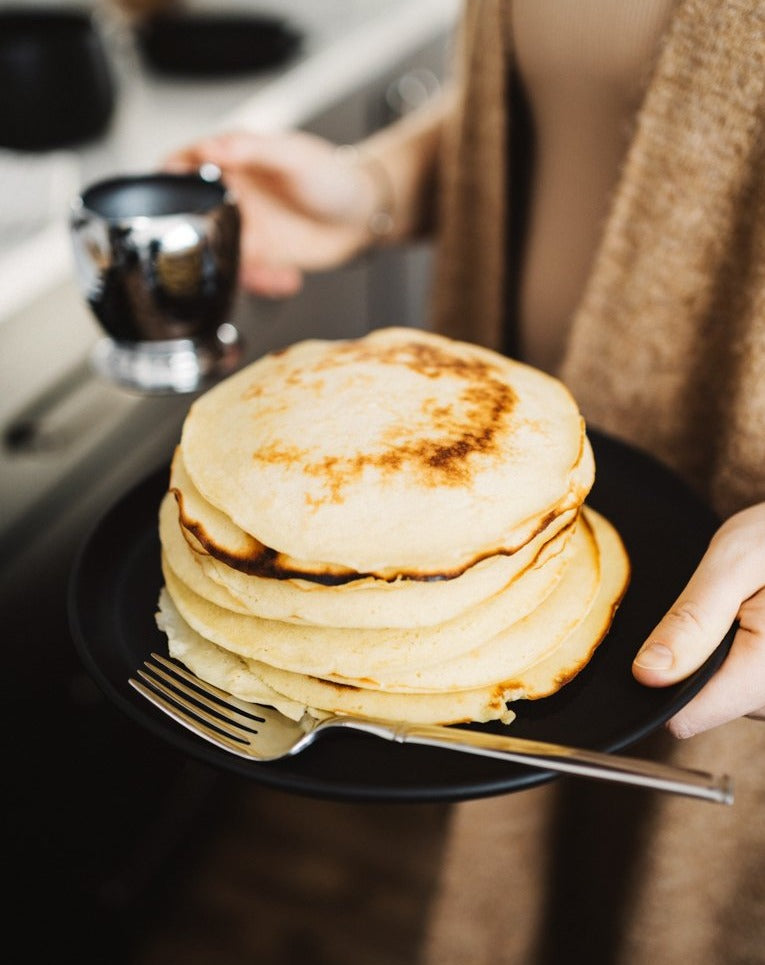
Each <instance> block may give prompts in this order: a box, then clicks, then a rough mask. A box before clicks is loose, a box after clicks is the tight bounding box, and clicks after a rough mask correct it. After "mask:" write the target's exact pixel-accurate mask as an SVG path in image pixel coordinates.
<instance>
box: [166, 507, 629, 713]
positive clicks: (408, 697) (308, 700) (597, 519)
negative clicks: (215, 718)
mask: <svg viewBox="0 0 765 965" xmlns="http://www.w3.org/2000/svg"><path fill="white" fill-rule="evenodd" d="M589 519H590V520H591V523H592V528H593V532H594V534H595V538H596V541H597V545H598V551H599V555H600V560H601V567H600V572H601V574H602V579H601V580H600V583H599V587H598V591H597V594H596V596H595V599H594V601H593V602H592V604H591V605H590V606H589V608H588V610H587V613H586V615H585V617H584V618H583V619H582V620H581V621H580V622H579V623H578V624H577V625H576V626H575V627H574V628H573V629H572V630H571V632H570V633H569V634H567V635H566V637H565V638H564V640H563V642H562V644H561V645H559V646H557V647H555V648H554V650H553V651H552V652H551V653H549V654H548V655H547V656H545V657H544V658H543V659H541V660H540V661H538V662H536V663H535V664H532V666H531V667H529V668H528V669H527V670H526V671H524V672H523V673H521V674H518V675H515V676H513V677H512V678H509V679H505V678H503V679H499V680H497V681H496V682H495V683H494V684H492V685H490V686H487V687H482V688H476V689H467V690H457V691H444V692H442V693H429V694H410V693H407V694H400V693H391V692H385V691H376V690H372V689H369V688H362V687H356V686H352V685H348V684H338V683H333V682H331V681H326V680H322V679H319V678H317V677H313V676H308V675H302V674H298V673H294V672H291V671H287V670H281V669H276V668H274V667H271V666H269V665H267V664H264V663H262V662H260V661H256V660H251V659H247V658H241V657H238V658H234V659H233V660H232V655H231V654H230V653H229V652H228V651H226V650H225V649H224V648H220V647H216V645H214V644H212V643H210V642H209V641H206V640H205V639H204V638H203V637H201V635H199V634H197V633H196V632H195V631H193V629H192V628H189V627H188V625H184V621H183V619H182V617H181V616H180V615H179V614H178V613H177V611H175V608H174V605H173V601H172V599H171V598H170V596H169V594H168V593H167V591H166V590H163V591H162V596H161V598H160V618H159V619H160V621H161V622H162V624H163V625H164V626H165V627H168V626H170V627H171V632H169V633H168V638H169V647H170V653H171V655H173V656H176V657H177V658H178V659H181V660H182V661H183V662H184V663H186V665H187V666H189V667H190V668H191V669H192V670H193V671H194V672H196V673H198V674H199V675H200V676H204V677H205V679H207V680H209V682H211V683H215V684H216V685H218V686H221V687H223V688H224V689H226V690H228V691H229V692H232V693H235V694H236V696H240V697H243V699H246V700H255V701H256V702H257V701H258V700H261V701H262V698H261V697H258V696H257V695H258V694H263V693H269V694H271V695H272V698H273V699H274V700H281V701H284V700H285V699H286V701H287V706H288V707H289V709H290V716H293V717H295V718H297V717H299V716H300V715H301V714H302V711H303V710H307V711H309V712H311V713H314V714H317V715H319V716H322V715H324V714H327V713H340V714H359V715H361V716H365V717H376V718H378V719H383V720H406V721H411V722H414V723H463V722H467V721H489V720H499V721H502V722H504V723H508V722H510V721H511V720H512V718H513V716H514V713H513V711H512V708H510V707H509V706H508V704H509V703H512V702H513V701H516V700H521V699H535V698H538V697H541V696H548V695H549V694H551V693H554V692H555V691H556V690H558V689H560V687H562V686H563V685H564V684H566V683H567V682H568V681H569V680H571V678H572V677H573V676H574V675H576V674H577V673H578V672H579V671H580V670H581V669H582V667H584V666H585V665H586V663H587V662H588V661H589V660H590V659H591V657H592V654H593V653H594V651H595V649H596V648H597V646H598V644H599V643H600V641H601V640H602V639H603V637H604V636H605V634H606V633H607V631H608V627H609V626H610V624H611V621H612V618H613V614H614V611H615V609H616V607H617V606H618V604H619V602H620V600H621V598H622V596H623V594H624V591H625V588H626V585H627V582H628V580H629V560H628V558H627V554H626V552H625V550H624V546H623V544H622V542H621V539H620V538H619V535H618V533H617V532H616V531H615V529H614V528H613V527H612V526H611V524H610V523H609V522H608V521H607V520H606V519H605V518H603V517H602V516H600V515H598V514H596V513H593V512H592V511H590V514H589ZM274 695H276V696H275V697H274ZM268 702H270V701H268Z"/></svg>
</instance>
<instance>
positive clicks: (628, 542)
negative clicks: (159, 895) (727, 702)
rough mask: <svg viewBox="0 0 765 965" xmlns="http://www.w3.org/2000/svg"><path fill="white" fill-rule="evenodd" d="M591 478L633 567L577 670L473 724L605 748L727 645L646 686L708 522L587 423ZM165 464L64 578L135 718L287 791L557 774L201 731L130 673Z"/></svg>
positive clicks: (95, 671)
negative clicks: (635, 662)
mask: <svg viewBox="0 0 765 965" xmlns="http://www.w3.org/2000/svg"><path fill="white" fill-rule="evenodd" d="M589 435H590V439H591V441H592V445H593V449H594V452H595V459H596V466H597V472H596V481H595V485H594V486H593V489H592V491H591V493H590V496H589V498H588V504H589V505H591V506H592V507H593V508H595V509H597V510H599V511H600V512H601V513H603V515H605V516H606V517H607V518H608V519H609V520H611V522H612V523H613V524H614V525H615V526H616V527H617V529H618V530H619V532H620V534H621V536H622V538H623V540H624V543H625V546H626V548H627V551H628V553H629V555H630V560H631V563H632V576H631V581H630V585H629V587H628V589H627V592H626V594H625V597H624V599H623V601H622V604H621V606H620V607H619V609H618V611H617V613H616V617H615V619H614V622H613V624H612V626H611V629H610V631H609V633H608V635H607V637H606V638H605V640H604V641H603V642H602V643H601V645H600V647H599V648H598V649H597V651H596V653H595V655H594V657H593V659H592V660H591V661H590V663H589V664H588V665H587V666H586V667H585V669H584V670H582V672H581V673H580V674H579V675H578V676H577V677H575V678H574V680H572V681H571V682H570V683H568V684H567V685H566V686H565V687H563V688H562V689H561V690H560V691H558V693H557V694H554V695H553V696H551V697H546V698H543V699H540V700H536V701H518V702H516V704H515V705H514V707H513V709H514V710H515V711H516V712H517V718H516V720H514V721H513V723H512V724H511V725H509V726H505V725H502V724H498V723H496V722H494V723H490V724H474V725H470V726H471V727H474V728H476V729H479V730H487V731H493V732H498V733H503V732H505V733H509V734H514V735H517V736H519V737H528V738H533V739H536V740H542V741H553V742H557V743H562V744H568V745H575V746H579V747H586V748H591V749H597V750H604V751H619V750H623V749H625V748H627V747H629V746H630V745H631V744H634V743H635V742H636V741H638V740H640V739H641V738H642V737H645V736H646V735H647V734H649V733H650V732H651V731H653V730H655V729H657V728H658V727H660V726H661V725H662V724H663V723H664V722H665V721H667V720H668V719H669V718H670V717H671V716H672V715H673V714H674V713H675V712H676V711H677V710H679V709H680V708H681V707H682V706H683V705H684V704H685V703H687V701H689V700H690V699H691V697H693V695H694V694H696V693H697V692H698V690H699V689H700V688H701V687H702V686H703V684H704V683H705V681H706V680H708V679H709V677H710V676H711V675H712V674H713V673H714V671H715V670H716V669H717V667H718V666H719V665H720V663H721V661H722V660H723V658H724V656H725V653H726V652H727V650H728V648H729V647H730V644H731V641H732V636H733V632H734V631H733V628H731V630H730V631H729V633H728V634H727V635H726V637H725V639H724V640H723V641H722V642H721V644H720V646H719V647H718V648H717V649H716V650H715V652H714V653H713V654H712V656H711V657H710V658H709V659H708V660H707V662H706V663H705V664H704V665H703V666H702V667H701V668H700V669H699V670H697V671H696V672H695V673H694V674H693V675H692V676H691V677H689V678H688V679H686V680H685V681H683V682H681V683H679V684H675V685H673V686H671V687H664V688H649V687H644V686H641V685H640V684H638V683H637V682H636V681H635V680H634V678H633V677H632V674H631V670H630V667H631V663H632V658H633V656H634V654H635V652H636V651H637V649H638V647H639V646H640V644H641V643H642V642H643V640H644V639H645V637H646V635H647V634H648V633H649V632H650V631H651V630H652V629H653V627H654V626H655V624H656V623H657V622H658V620H659V619H660V618H661V616H662V615H663V614H664V613H665V612H666V610H667V609H668V608H669V606H670V605H671V604H672V602H673V600H674V599H675V597H676V596H677V594H678V593H679V591H680V590H681V589H682V587H683V586H684V585H685V582H686V581H687V579H688V578H689V577H690V575H691V573H692V572H693V570H694V568H695V566H696V564H697V563H698V561H699V559H700V558H701V555H702V554H703V552H704V550H705V549H706V546H707V543H708V541H709V538H710V536H711V535H712V533H713V532H714V530H715V529H716V527H717V525H718V520H717V518H716V517H715V515H714V514H713V513H712V512H711V511H710V510H709V509H708V508H707V507H706V506H705V505H704V504H703V503H702V502H701V501H700V500H699V499H698V498H697V497H696V496H695V495H694V494H693V493H692V492H691V491H690V490H689V489H688V488H687V487H686V486H685V485H684V484H683V483H682V482H681V481H680V480H679V479H678V478H677V476H675V475H674V474H673V473H672V472H670V471H669V470H668V469H666V468H665V467H664V466H663V465H661V464H660V463H659V462H657V461H656V460H655V459H653V458H651V457H649V456H648V455H646V454H645V453H643V452H640V451H638V450H636V449H634V448H632V447H630V446H627V445H626V444H624V443H622V442H620V441H618V440H616V439H614V438H612V437H609V436H606V435H603V434H602V433H599V432H597V431H595V430H592V429H591V430H590V432H589ZM168 476H169V469H162V470H160V471H158V472H155V473H154V474H152V475H150V476H149V477H147V478H146V479H145V480H144V481H143V482H141V483H140V484H138V485H137V486H136V487H134V488H133V489H131V490H130V491H128V492H127V493H125V494H124V495H123V496H122V497H121V498H120V499H119V500H118V501H117V502H116V503H115V504H114V505H113V506H112V508H111V509H110V510H108V511H107V512H106V514H105V515H104V516H103V517H102V518H101V519H100V520H99V521H98V523H97V524H96V525H95V527H94V528H93V530H92V531H91V532H90V534H89V535H88V536H87V538H86V539H85V541H84V543H83V546H82V548H81V550H80V552H79V554H78V557H77V560H76V563H75V566H74V568H73V571H72V574H71V579H70V591H69V613H70V624H71V629H72V634H73V638H74V641H75V645H76V647H77V649H78V652H79V654H80V657H81V659H82V661H83V663H84V665H85V666H86V668H87V669H88V671H89V673H90V674H91V675H92V676H93V678H94V679H95V681H96V682H97V683H98V685H99V686H100V687H101V689H102V690H103V691H104V692H105V694H106V695H107V696H108V697H109V698H110V699H111V701H113V703H114V704H116V705H117V706H118V707H119V708H121V709H122V710H123V711H124V712H125V713H126V714H128V715H129V716H130V717H131V718H132V719H133V720H134V721H135V722H136V723H137V724H140V725H141V726H143V727H145V728H147V729H148V730H149V731H151V732H153V733H154V734H155V735H157V736H158V737H160V738H161V739H163V740H165V741H167V742H169V743H170V744H171V745H173V746H174V747H175V748H176V749H177V750H179V751H180V752H182V753H185V754H188V755H190V756H191V757H193V758H195V759H197V760H199V761H202V762H205V763H207V764H209V765H211V766H213V767H215V768H221V769H223V770H224V771H228V772H231V773H233V774H236V775H239V776H242V777H245V778H250V779H252V780H254V781H258V782H261V783H262V784H265V785H269V786H271V787H277V788H280V789H283V790H285V791H291V792H295V793H302V794H308V795H313V796H319V797H326V798H335V799H340V800H349V799H351V800H360V799H364V800H377V801H457V800H467V799H472V798H479V797H487V796H490V795H496V794H504V793H508V792H512V791H518V790H521V789H524V788H528V787H531V786H534V785H536V784H540V783H542V782H544V781H549V780H551V779H553V778H554V777H555V776H556V774H555V773H554V772H551V771H547V770H540V769H538V768H532V767H527V766H525V765H520V764H514V763H506V762H504V761H498V760H495V759H491V758H482V757H476V756H474V755H472V754H465V753H461V752H458V751H449V750H441V749H435V748H430V747H417V746H414V745H401V744H395V743H392V742H389V741H386V740H383V739H381V738H377V737H372V736H369V735H365V734H359V733H352V732H340V733H329V734H327V735H324V736H321V737H320V738H319V739H318V740H317V741H316V743H315V744H314V745H312V746H311V747H309V748H308V749H307V750H305V751H303V752H302V753H300V754H298V755H296V756H294V757H290V758H286V759H283V760H281V761H273V762H269V763H258V762H250V761H246V760H244V759H242V758H239V757H236V756H234V755H233V754H228V753H226V752H225V751H223V750H219V749H218V748H216V747H215V746H214V745H212V744H209V743H207V742H206V741H203V740H202V739H201V738H197V737H196V736H195V735H194V734H191V733H190V732H189V731H187V730H185V729H184V728H183V727H181V726H180V725H178V724H176V723H175V722H174V721H172V720H171V719H170V718H168V717H166V716H165V715H164V714H162V713H161V712H160V711H158V710H156V709H155V708H154V707H153V706H152V705H151V704H150V703H149V702H148V701H146V700H145V698H143V697H141V696H140V695H139V694H137V693H136V691H134V690H133V688H132V687H131V686H130V685H129V684H128V678H129V677H130V676H131V675H133V674H134V673H135V671H136V668H137V667H139V666H140V665H141V663H142V662H143V660H144V659H145V658H146V657H147V656H148V654H149V653H150V652H151V651H152V650H154V651H158V652H160V653H165V654H166V653H167V644H166V639H165V636H164V634H163V633H161V632H160V631H159V630H158V628H157V626H156V624H155V620H154V615H155V612H156V604H157V598H158V595H159V590H160V588H161V585H162V575H161V570H160V544H159V537H158V533H157V513H158V509H159V504H160V501H161V499H162V496H163V494H164V492H165V490H166V488H167V483H168Z"/></svg>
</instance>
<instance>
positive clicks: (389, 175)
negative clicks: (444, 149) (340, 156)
mask: <svg viewBox="0 0 765 965" xmlns="http://www.w3.org/2000/svg"><path fill="white" fill-rule="evenodd" d="M452 105H453V96H452V94H451V92H449V91H447V92H444V93H442V94H439V95H438V96H436V97H434V98H433V99H432V100H431V101H430V102H428V104H426V105H424V106H423V107H422V108H420V109H419V110H416V111H413V112H412V113H410V114H407V115H405V116H404V117H403V118H402V119H401V120H399V121H396V122H394V123H393V124H391V125H389V126H388V127H386V128H383V129H382V130H380V131H377V132H375V133H374V134H373V135H371V136H370V137H368V138H366V139H365V140H364V141H361V142H359V144H357V145H356V147H357V148H358V152H359V153H358V163H359V164H360V165H361V166H362V168H365V169H366V170H367V172H368V174H369V177H370V182H371V184H372V195H371V204H372V210H373V211H379V210H382V211H384V212H387V213H389V215H390V219H389V224H388V225H387V230H385V231H384V232H381V233H380V234H379V235H378V236H377V237H376V238H375V237H373V238H372V239H371V241H372V242H373V243H374V242H375V241H376V242H377V243H380V244H396V243H399V242H402V241H406V240H407V239H411V238H416V237H421V236H423V235H426V234H428V233H429V232H430V231H431V230H432V228H433V223H434V207H435V196H436V177H437V166H438V165H437V161H438V153H439V146H440V142H441V136H442V131H443V126H444V122H445V120H446V118H447V117H448V115H449V112H450V111H451V110H452Z"/></svg>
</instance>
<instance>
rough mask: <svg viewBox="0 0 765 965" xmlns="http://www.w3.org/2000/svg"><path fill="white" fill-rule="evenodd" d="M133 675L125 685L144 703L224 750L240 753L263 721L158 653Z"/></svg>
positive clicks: (239, 701) (228, 696)
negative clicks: (149, 703)
mask: <svg viewBox="0 0 765 965" xmlns="http://www.w3.org/2000/svg"><path fill="white" fill-rule="evenodd" d="M152 661H153V662H152ZM137 676H138V677H140V678H141V679H140V680H136V679H135V678H133V677H131V678H130V681H129V683H130V685H131V686H132V687H133V688H135V690H137V691H138V692H139V693H140V694H142V695H143V696H144V697H146V699H147V700H149V701H151V703H153V704H154V705H155V706H156V707H158V708H159V709H160V710H162V711H163V712H164V713H166V714H168V715H169V716H170V717H172V718H173V719H174V720H176V721H177V722H178V723H179V724H182V725H183V726H184V727H186V728H188V729H189V730H191V731H193V732H194V733H196V734H198V735H199V736H202V737H204V738H205V739H207V740H209V741H212V742H213V743H215V744H218V745H219V746H220V747H223V748H225V749H226V750H230V751H234V752H235V753H236V752H237V751H239V752H240V753H242V752H243V751H244V748H246V747H247V745H248V735H252V734H257V733H258V729H257V725H258V724H262V723H264V722H265V718H264V717H261V716H259V715H258V714H255V713H253V710H252V705H248V704H246V703H245V702H244V701H242V700H239V699H238V698H236V697H233V696H231V694H227V693H226V692H225V691H223V690H220V689H219V688H218V687H215V686H213V685H212V684H208V683H205V682H203V681H201V680H200V679H199V678H198V677H195V676H194V675H193V674H191V673H189V672H188V671H187V670H186V669H185V668H184V667H182V666H180V665H179V664H177V663H175V662H173V661H172V660H168V659H167V658H165V657H163V656H161V655H160V654H158V653H152V654H151V657H150V658H149V659H148V660H146V661H145V662H144V664H143V669H140V670H138V671H137ZM243 756H244V755H243Z"/></svg>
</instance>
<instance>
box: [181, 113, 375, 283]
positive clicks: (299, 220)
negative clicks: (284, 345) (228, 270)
mask: <svg viewBox="0 0 765 965" xmlns="http://www.w3.org/2000/svg"><path fill="white" fill-rule="evenodd" d="M205 163H211V164H214V165H216V166H217V167H218V168H219V169H220V171H221V175H222V178H223V180H224V181H225V183H226V184H227V186H228V187H229V188H230V189H231V190H232V192H233V193H234V195H235V197H236V199H237V202H238V205H239V208H240V211H241V215H242V237H241V262H240V264H241V268H240V281H241V284H242V286H243V287H244V288H245V289H247V290H249V291H251V292H254V293H258V294H261V295H266V296H271V297H283V296H287V295H292V294H294V293H295V292H297V291H298V290H299V289H300V287H301V285H302V281H303V275H304V273H305V272H307V271H320V270H326V269H330V268H335V267H338V266H340V265H342V264H343V263H345V262H347V261H348V260H349V259H351V258H353V257H354V256H355V255H357V254H359V253H360V252H361V251H362V250H363V249H364V248H365V247H366V246H367V245H369V244H370V242H371V241H372V240H373V238H372V235H371V234H370V229H369V224H370V218H371V217H372V215H373V214H374V212H375V211H376V210H377V209H378V207H379V205H380V204H381V203H382V199H381V197H380V194H381V190H380V184H379V181H378V179H377V178H376V177H375V175H374V174H373V173H372V172H371V171H370V170H369V169H368V168H367V166H366V165H364V164H363V163H349V160H348V159H347V157H346V155H344V153H343V152H342V151H341V150H338V148H337V147H336V146H335V145H333V144H332V143H330V142H329V141H326V140H324V139H322V138H320V137H316V136H315V135H311V134H307V133H304V132H299V131H293V132H289V133H285V134H275V135H265V134H254V133H250V132H244V131H242V132H231V133H226V134H220V135H216V136H211V137H208V138H204V139H202V140H200V141H198V142H197V143H195V144H193V145H191V146H189V147H186V148H184V149H181V150H179V151H177V152H175V153H173V154H172V155H171V156H170V157H168V158H167V159H166V161H165V164H164V167H165V168H166V169H168V170H188V169H193V168H199V167H201V166H202V165H203V164H205Z"/></svg>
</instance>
